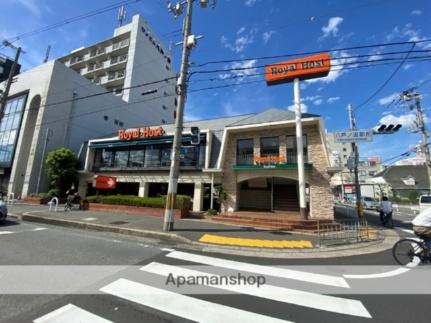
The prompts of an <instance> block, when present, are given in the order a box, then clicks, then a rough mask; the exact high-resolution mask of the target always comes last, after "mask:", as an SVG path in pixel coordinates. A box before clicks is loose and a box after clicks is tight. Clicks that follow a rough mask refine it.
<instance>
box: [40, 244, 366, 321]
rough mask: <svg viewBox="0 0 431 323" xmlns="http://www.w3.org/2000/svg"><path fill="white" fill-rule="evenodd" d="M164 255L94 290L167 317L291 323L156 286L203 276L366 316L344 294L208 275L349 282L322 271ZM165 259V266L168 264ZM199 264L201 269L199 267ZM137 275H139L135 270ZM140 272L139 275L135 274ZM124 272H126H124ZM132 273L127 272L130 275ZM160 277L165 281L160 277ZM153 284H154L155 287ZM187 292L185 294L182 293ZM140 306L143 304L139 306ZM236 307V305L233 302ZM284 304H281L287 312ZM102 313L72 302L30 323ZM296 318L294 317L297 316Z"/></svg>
mask: <svg viewBox="0 0 431 323" xmlns="http://www.w3.org/2000/svg"><path fill="white" fill-rule="evenodd" d="M166 251H167V253H166V254H165V255H164V257H163V258H162V260H163V259H165V260H166V262H167V263H164V260H163V261H161V262H157V261H153V262H150V263H148V264H146V265H143V266H141V267H139V270H137V273H134V274H133V278H131V277H116V278H115V279H113V281H112V282H110V283H108V284H107V285H104V286H103V287H101V288H100V291H101V292H102V293H104V294H106V295H110V296H111V297H115V298H118V299H121V300H123V301H128V302H132V303H133V304H135V305H138V306H142V307H143V308H142V311H145V308H151V309H152V310H155V311H159V312H162V313H165V314H167V315H173V316H174V317H178V318H181V319H186V320H191V321H195V322H220V319H221V318H223V320H225V321H228V322H230V321H235V322H259V323H263V322H291V321H290V319H292V316H291V315H289V314H290V313H285V314H286V315H283V317H284V316H286V317H288V318H289V320H285V319H282V318H279V317H275V316H276V315H274V316H270V315H267V314H261V313H258V311H259V307H258V306H256V307H255V310H253V311H250V310H245V309H241V308H237V307H234V306H233V305H231V304H229V305H226V304H219V303H217V302H210V301H208V300H204V299H201V298H199V295H193V296H189V295H190V293H180V292H178V291H172V289H169V288H167V287H161V286H157V284H156V283H155V281H157V279H163V280H165V279H166V277H169V276H172V277H173V278H174V279H178V278H179V277H204V276H205V277H208V279H207V280H203V281H202V282H201V286H199V287H201V288H207V289H208V294H211V292H209V291H210V290H212V291H214V289H216V290H220V291H223V292H229V293H231V294H234V295H245V296H247V297H248V296H251V297H257V298H260V299H265V300H267V301H270V302H278V303H284V304H288V305H289V306H300V307H301V308H303V309H304V310H306V309H312V310H318V311H324V312H326V313H332V314H341V315H346V317H357V318H364V319H370V318H372V316H371V314H370V313H369V312H368V310H367V309H366V308H365V306H364V305H363V304H362V302H361V301H359V300H355V299H351V298H348V297H336V296H330V295H324V294H319V293H313V292H310V291H303V290H300V289H293V288H287V287H282V286H276V285H275V284H274V285H271V284H269V283H266V284H263V285H261V286H259V287H257V286H255V285H254V286H253V285H246V284H229V283H228V282H226V281H224V282H223V280H221V279H220V275H219V274H215V273H213V272H214V271H215V270H222V271H226V270H227V271H232V270H234V271H235V272H241V273H244V274H250V273H251V274H254V275H265V277H273V278H277V279H280V278H281V279H283V281H284V280H286V282H287V283H288V282H289V281H292V280H294V281H299V282H307V283H308V284H318V285H324V286H331V288H341V289H348V288H349V284H348V283H347V281H346V280H345V278H344V277H338V276H335V275H324V274H317V273H311V272H303V271H299V270H291V269H287V268H280V267H271V266H261V265H256V264H252V263H246V262H239V261H233V260H226V259H222V258H217V257H210V256H203V255H198V254H194V253H188V252H181V251H175V250H166ZM176 260H178V261H179V263H178V264H175V265H173V264H172V262H173V261H174V262H175V261H176ZM184 262H191V263H194V264H199V265H203V266H194V267H192V268H195V267H196V268H198V269H199V270H195V269H190V267H191V266H186V265H184ZM168 263H170V264H168ZM202 268H204V269H202ZM139 273H141V274H139ZM139 275H142V276H139ZM124 276H127V274H124ZM131 276H132V275H131ZM213 279H218V281H220V282H221V283H219V284H217V285H211V284H209V283H208V282H210V281H212V280H213ZM165 281H166V280H165ZM156 286H157V287H156ZM184 294H188V295H184ZM144 307H145V308H144ZM239 307H241V306H239ZM288 310H289V308H287V311H288ZM104 315H105V314H104V313H92V312H91V310H90V311H89V310H88V309H86V308H80V307H78V306H76V305H74V304H72V303H69V304H66V305H64V306H63V307H60V308H57V309H55V310H53V311H52V312H49V313H47V314H45V315H43V316H41V317H39V318H36V319H34V320H33V322H34V323H60V322H61V323H64V322H66V323H75V322H76V323H77V322H100V323H108V322H115V320H112V319H111V320H110V318H105V317H104ZM298 319H299V320H300V318H298Z"/></svg>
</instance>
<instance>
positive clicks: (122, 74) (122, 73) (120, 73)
mask: <svg viewBox="0 0 431 323" xmlns="http://www.w3.org/2000/svg"><path fill="white" fill-rule="evenodd" d="M125 74H126V73H125V71H124V70H120V71H118V72H117V77H118V78H122V77H124V76H125Z"/></svg>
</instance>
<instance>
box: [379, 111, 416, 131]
mask: <svg viewBox="0 0 431 323" xmlns="http://www.w3.org/2000/svg"><path fill="white" fill-rule="evenodd" d="M415 121H416V115H415V114H414V113H408V114H403V115H400V116H395V115H393V114H388V115H386V116H384V117H382V118H381V119H380V121H379V123H380V124H385V125H390V124H393V125H397V124H401V125H402V126H403V128H408V129H409V130H413V129H415V128H416V124H415Z"/></svg>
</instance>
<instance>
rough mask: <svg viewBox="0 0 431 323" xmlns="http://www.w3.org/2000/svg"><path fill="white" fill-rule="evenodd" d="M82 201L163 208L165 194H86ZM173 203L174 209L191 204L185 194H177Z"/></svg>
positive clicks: (184, 207)
mask: <svg viewBox="0 0 431 323" xmlns="http://www.w3.org/2000/svg"><path fill="white" fill-rule="evenodd" d="M84 202H89V203H102V204H115V205H127V206H141V207H155V208H164V207H165V205H166V196H162V197H139V196H135V195H106V196H105V195H99V196H87V197H86V198H85V199H84ZM175 204H176V205H175V208H176V209H180V210H181V209H189V208H190V204H191V202H190V197H189V196H185V195H177V199H176V203H175Z"/></svg>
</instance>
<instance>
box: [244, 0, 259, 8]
mask: <svg viewBox="0 0 431 323" xmlns="http://www.w3.org/2000/svg"><path fill="white" fill-rule="evenodd" d="M256 2H257V0H245V2H244V4H245V6H246V7H253V6H254V5H255V4H256Z"/></svg>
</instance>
